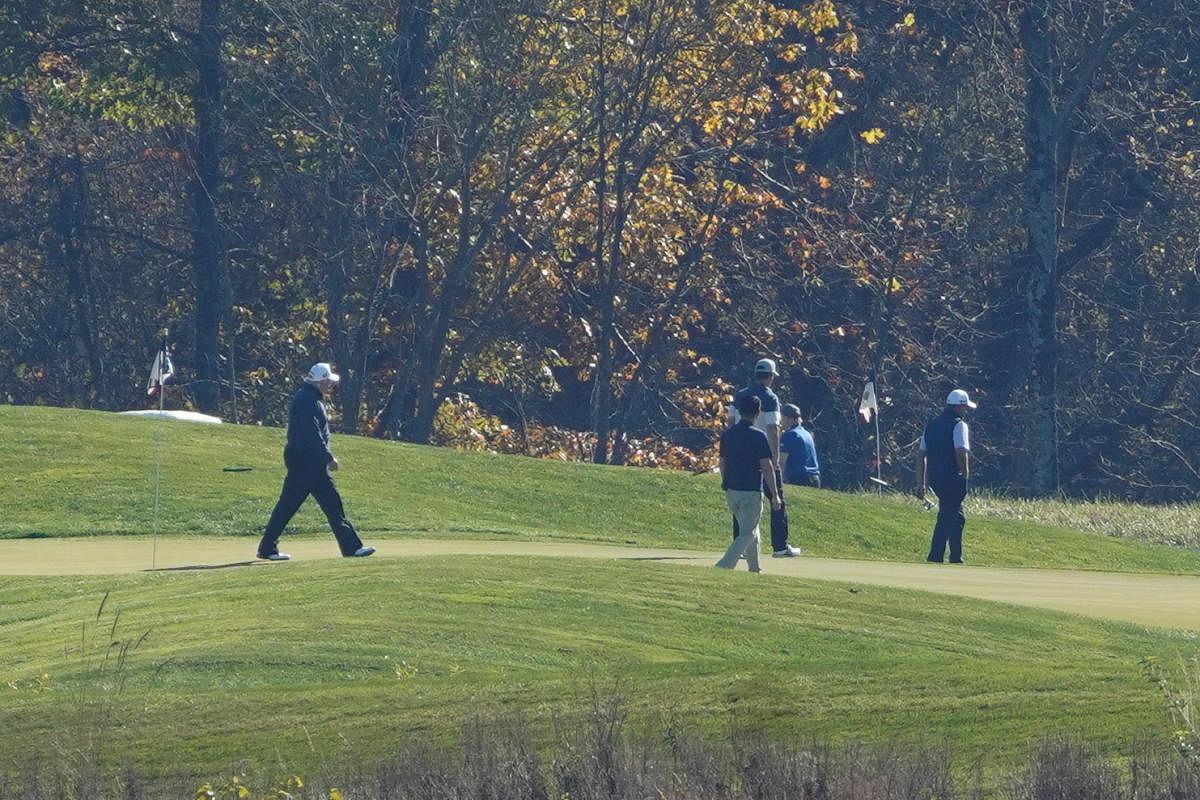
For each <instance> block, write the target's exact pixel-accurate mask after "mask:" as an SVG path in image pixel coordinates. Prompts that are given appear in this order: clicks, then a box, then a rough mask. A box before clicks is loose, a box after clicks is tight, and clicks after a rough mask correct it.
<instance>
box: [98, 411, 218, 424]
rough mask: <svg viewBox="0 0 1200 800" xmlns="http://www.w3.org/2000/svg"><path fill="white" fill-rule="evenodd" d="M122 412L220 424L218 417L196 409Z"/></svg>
mask: <svg viewBox="0 0 1200 800" xmlns="http://www.w3.org/2000/svg"><path fill="white" fill-rule="evenodd" d="M120 413H122V414H128V415H129V416H132V417H155V418H157V419H175V420H180V421H182V422H204V423H207V424H210V425H220V424H221V418H220V417H212V416H209V415H208V414H201V413H200V412H198V411H159V410H158V409H157V408H150V409H146V410H145V411H122V412H120Z"/></svg>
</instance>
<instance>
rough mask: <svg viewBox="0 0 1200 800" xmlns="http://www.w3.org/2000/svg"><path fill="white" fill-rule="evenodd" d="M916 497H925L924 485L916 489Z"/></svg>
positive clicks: (921, 498) (922, 498) (920, 498)
mask: <svg viewBox="0 0 1200 800" xmlns="http://www.w3.org/2000/svg"><path fill="white" fill-rule="evenodd" d="M917 499H918V500H924V499H925V487H924V486H922V487H921V488H920V489H917Z"/></svg>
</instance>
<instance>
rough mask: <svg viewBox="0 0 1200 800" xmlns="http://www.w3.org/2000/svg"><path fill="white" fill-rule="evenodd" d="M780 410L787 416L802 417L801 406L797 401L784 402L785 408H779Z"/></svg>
mask: <svg viewBox="0 0 1200 800" xmlns="http://www.w3.org/2000/svg"><path fill="white" fill-rule="evenodd" d="M779 412H780V413H781V414H783V415H784V416H785V417H795V418H796V419H800V407H799V406H797V405H796V404H795V403H784V404H783V408H781V409H779Z"/></svg>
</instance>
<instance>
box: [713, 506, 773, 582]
mask: <svg viewBox="0 0 1200 800" xmlns="http://www.w3.org/2000/svg"><path fill="white" fill-rule="evenodd" d="M762 500H763V496H762V492H740V491H736V490H734V489H726V490H725V502H726V503H728V504H729V510H730V511H731V512H733V518H734V519H735V520H737V524H738V537H737V538H736V539H734V540H733V544H731V545H729V549H728V550H726V551H725V555H723V556H721V560H720V561H718V562H717V566H718V567H721V568H722V569H733V568H734V567H735V566H737V562H738V559H739V558H740V557H741V556H742V554H743V553H744V554H745V555H746V566H748V567H749V568H750V571H751V572H760V571H761V570H760V569H759V566H758V542H759V532H758V523H759V521H760V520H761V519H762Z"/></svg>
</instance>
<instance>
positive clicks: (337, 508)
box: [258, 455, 362, 556]
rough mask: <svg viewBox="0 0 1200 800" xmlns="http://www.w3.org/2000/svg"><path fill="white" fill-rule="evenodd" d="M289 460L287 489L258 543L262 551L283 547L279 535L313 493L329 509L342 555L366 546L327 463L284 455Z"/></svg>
mask: <svg viewBox="0 0 1200 800" xmlns="http://www.w3.org/2000/svg"><path fill="white" fill-rule="evenodd" d="M284 463H286V464H287V468H288V471H287V477H285V478H284V479H283V491H282V492H280V494H279V502H278V503H276V504H275V510H274V511H272V512H271V519H270V521H269V522H268V523H267V529H266V531H265V532H264V533H263V538H262V541H261V542H259V543H258V552H259V554H260V555H269V554H271V553H274V552H276V551H277V550H278V548H279V537H280V535H281V534H282V533H283V529H284V528H286V527H287V524H288V523H289V522H290V521H291V519H292V517H293V516H295V514H296V512H297V511H299V510H300V506H301V505H303V504H304V501H305V500H307V499H308V496H309V495H310V494H311V495H312V496H313V497H315V498H316V499H317V504H318V505H320V506H321V510H322V511H324V512H325V518H326V519H327V520H329V527H330V528H331V529H332V530H333V535H334V536H335V537H337V543H338V548H339V549H341V551H342V555H344V556H352V555H354V552H355V551H356V550H358V548H360V547H362V540H361V539H359V538H358V532H357V531H356V530H354V525H353V524H352V523H351V522H350V520H349V519H347V518H346V509H345V508H343V506H342V496H341V495H340V494H338V490H337V487H336V486H334V485H333V478H331V477H329V472H328V470H326V468H325V464H324V463H319V462H314V461H311V460H300V459H294V458H290V457H288V456H287V455H285V456H284Z"/></svg>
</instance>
